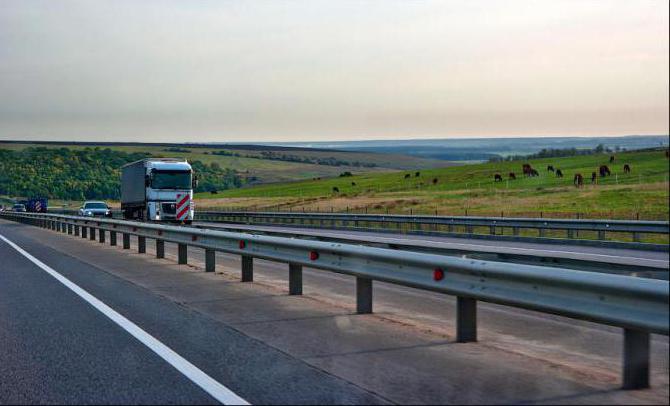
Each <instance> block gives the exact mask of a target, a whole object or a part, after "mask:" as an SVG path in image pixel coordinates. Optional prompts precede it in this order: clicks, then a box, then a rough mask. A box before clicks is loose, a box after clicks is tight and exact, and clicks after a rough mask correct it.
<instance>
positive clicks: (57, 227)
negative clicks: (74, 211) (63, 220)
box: [56, 221, 60, 233]
mask: <svg viewBox="0 0 670 406" xmlns="http://www.w3.org/2000/svg"><path fill="white" fill-rule="evenodd" d="M56 231H58V232H59V233H60V221H57V222H56Z"/></svg>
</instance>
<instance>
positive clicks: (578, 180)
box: [572, 173, 584, 187]
mask: <svg viewBox="0 0 670 406" xmlns="http://www.w3.org/2000/svg"><path fill="white" fill-rule="evenodd" d="M572 183H574V184H575V186H576V187H582V186H583V185H584V177H583V176H582V174H581V173H576V174H575V178H574V179H573V180H572Z"/></svg>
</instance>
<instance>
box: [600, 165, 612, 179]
mask: <svg viewBox="0 0 670 406" xmlns="http://www.w3.org/2000/svg"><path fill="white" fill-rule="evenodd" d="M598 171H599V172H600V177H601V178H603V177H605V176H610V175H611V174H612V172H610V168H608V167H607V165H600V168H598Z"/></svg>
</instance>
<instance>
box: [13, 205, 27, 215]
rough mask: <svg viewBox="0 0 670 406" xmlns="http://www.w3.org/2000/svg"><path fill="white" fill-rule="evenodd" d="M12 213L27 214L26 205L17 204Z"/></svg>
mask: <svg viewBox="0 0 670 406" xmlns="http://www.w3.org/2000/svg"><path fill="white" fill-rule="evenodd" d="M12 211H15V212H19V213H25V211H26V205H25V204H15V205H14V207H12Z"/></svg>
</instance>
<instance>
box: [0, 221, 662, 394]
mask: <svg viewBox="0 0 670 406" xmlns="http://www.w3.org/2000/svg"><path fill="white" fill-rule="evenodd" d="M0 217H2V218H6V219H11V220H14V221H19V222H23V223H27V224H32V225H35V226H40V227H43V228H47V229H51V230H56V231H59V232H63V233H67V234H71V235H75V236H81V237H82V238H87V235H88V238H90V239H91V240H95V239H96V232H97V235H98V238H99V241H100V242H101V243H104V242H105V241H106V235H107V234H109V236H110V243H111V244H112V245H116V243H117V234H118V233H121V234H122V237H123V248H125V249H129V248H130V237H131V235H134V236H136V237H137V242H138V244H137V247H138V251H139V252H140V253H145V252H146V239H147V238H151V239H154V240H155V241H156V256H157V257H159V258H164V256H165V242H171V243H176V244H177V247H178V250H177V252H178V262H179V263H182V264H183V263H186V262H187V255H188V250H187V247H188V246H195V247H200V248H203V249H204V250H205V270H206V271H214V265H215V258H216V257H215V253H216V252H217V251H220V252H226V253H229V254H236V255H240V256H241V258H242V269H241V274H242V275H241V276H242V278H241V279H242V281H243V282H244V281H252V280H253V259H254V258H261V259H266V260H271V261H277V262H283V263H288V264H289V294H292V295H299V294H302V267H303V266H309V267H310V268H316V269H322V270H328V271H333V272H338V273H342V274H347V275H352V276H354V277H356V302H357V312H358V313H371V312H372V284H373V281H381V282H387V283H393V284H397V285H402V286H407V287H411V288H417V289H424V290H428V291H434V292H440V293H445V294H449V295H454V296H456V297H457V312H456V313H457V314H456V326H457V327H456V339H457V341H458V342H472V341H476V340H477V301H478V300H479V301H484V302H490V303H497V304H501V305H506V306H512V307H518V308H523V309H529V310H535V311H540V312H545V313H551V314H556V315H560V316H565V317H570V318H575V319H581V320H588V321H592V322H596V323H601V324H606V325H611V326H617V327H622V328H623V329H624V359H623V388H625V389H633V388H644V387H648V386H649V360H650V352H649V350H650V348H649V347H650V333H657V334H663V335H668V334H669V330H670V326H669V317H670V314H669V309H668V305H669V301H670V300H669V299H670V289H669V287H670V284H669V283H668V282H666V281H660V280H651V279H643V278H636V277H628V276H622V275H609V274H602V273H593V272H582V271H575V270H567V269H561V268H550V267H539V266H533V265H521V264H513V263H502V262H491V261H480V260H474V259H463V258H455V257H448V256H442V255H434V254H424V253H411V255H408V253H407V252H404V251H395V250H389V249H383V248H372V247H366V246H359V245H349V244H340V243H328V242H320V241H306V240H300V239H293V238H281V237H273V236H262V235H252V234H245V233H231V232H224V231H215V230H202V229H196V228H193V227H176V226H166V225H158V224H147V223H137V222H130V221H121V220H104V219H86V218H82V217H74V216H64V215H53V214H19V213H2V215H1V216H0Z"/></svg>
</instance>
